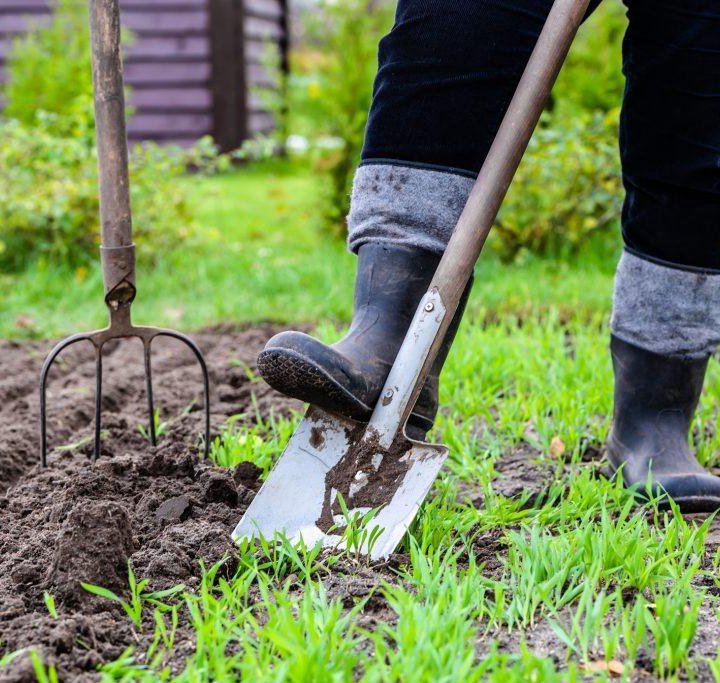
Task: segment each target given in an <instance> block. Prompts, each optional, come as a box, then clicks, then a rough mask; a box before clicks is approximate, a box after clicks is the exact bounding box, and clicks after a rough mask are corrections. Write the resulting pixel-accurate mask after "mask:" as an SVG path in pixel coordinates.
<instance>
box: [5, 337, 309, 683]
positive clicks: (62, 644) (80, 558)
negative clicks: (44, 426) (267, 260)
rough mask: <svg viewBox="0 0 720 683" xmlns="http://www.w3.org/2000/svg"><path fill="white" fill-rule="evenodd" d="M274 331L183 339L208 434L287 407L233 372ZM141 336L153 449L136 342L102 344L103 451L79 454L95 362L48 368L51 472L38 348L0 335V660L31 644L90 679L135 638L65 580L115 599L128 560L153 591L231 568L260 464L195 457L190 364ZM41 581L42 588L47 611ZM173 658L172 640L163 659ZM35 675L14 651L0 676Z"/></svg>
mask: <svg viewBox="0 0 720 683" xmlns="http://www.w3.org/2000/svg"><path fill="white" fill-rule="evenodd" d="M276 331H277V330H275V329H273V328H272V327H270V326H264V327H258V328H253V329H247V330H231V329H214V330H209V331H206V332H202V333H199V334H197V335H195V339H196V341H197V342H198V344H199V345H200V347H201V349H202V350H203V352H204V353H205V357H206V360H207V364H208V369H209V372H210V377H211V383H212V395H211V407H212V426H213V432H214V433H215V432H217V430H218V429H219V428H220V427H221V426H222V425H223V423H224V422H225V421H226V420H227V418H228V417H229V416H231V415H238V414H241V415H243V416H244V417H242V418H241V420H244V421H247V422H252V421H253V420H255V419H256V415H257V414H260V415H262V416H263V417H268V416H269V415H270V414H271V413H273V412H275V413H276V414H285V413H288V412H289V411H290V409H293V408H294V409H300V408H301V406H300V404H298V403H297V402H294V401H291V400H289V399H285V398H283V397H281V396H279V395H278V394H276V393H274V392H272V391H271V390H270V389H269V388H268V387H267V386H266V385H265V384H263V383H262V382H259V381H257V380H256V379H255V378H254V376H253V374H252V373H251V372H248V368H252V366H253V363H254V359H255V355H256V353H257V351H258V350H259V349H260V348H261V347H262V345H263V344H264V343H265V341H266V340H267V339H268V338H269V337H270V336H272V335H273V334H274V333H275V332H276ZM156 344H157V346H155V345H154V346H153V383H154V387H155V395H156V403H157V406H158V407H159V408H160V409H161V414H162V418H161V419H162V420H163V421H165V422H167V426H166V430H167V431H166V433H165V434H164V435H163V436H162V437H161V439H160V442H159V444H158V446H157V447H156V448H152V447H151V446H150V445H149V443H148V441H147V439H146V438H145V437H144V436H143V435H142V434H141V432H140V430H139V429H138V426H139V425H141V424H144V423H145V420H146V419H147V416H146V414H145V403H144V401H145V394H144V374H143V372H144V371H143V365H142V355H141V349H140V346H139V344H135V343H133V342H132V341H126V342H123V343H120V344H115V345H114V346H112V347H111V348H108V349H107V351H106V355H105V359H104V395H103V415H102V420H103V421H102V425H103V441H102V457H101V458H100V459H99V460H98V462H97V463H96V464H95V465H93V464H92V461H91V454H92V442H91V435H92V415H93V400H94V384H93V382H94V373H95V370H94V360H93V355H92V352H91V349H90V348H82V347H80V348H77V347H75V348H72V349H71V350H69V351H68V352H67V353H65V354H64V355H63V357H62V360H61V362H60V363H59V364H58V365H57V367H56V368H54V369H53V371H52V374H51V377H50V382H49V416H48V425H49V439H50V466H49V467H48V468H47V469H43V468H42V467H41V466H40V465H39V437H38V431H39V430H38V388H37V383H38V376H39V372H40V365H41V363H42V361H43V358H44V355H45V354H46V353H47V352H48V351H49V349H50V348H51V344H50V343H49V342H29V343H28V342H25V343H22V344H20V343H15V342H7V341H0V357H2V367H3V374H2V376H0V658H1V657H2V656H3V654H5V653H8V652H13V651H15V650H17V649H20V648H35V649H37V650H38V652H39V653H40V654H41V656H42V657H43V659H44V660H45V661H46V662H49V663H53V664H55V665H56V666H57V667H58V670H59V673H60V675H61V678H62V679H63V680H73V681H83V680H97V678H98V675H97V674H96V673H95V669H96V667H97V665H98V664H99V663H102V662H107V661H112V660H113V659H115V658H117V657H118V656H119V655H120V654H122V652H123V650H124V649H125V648H126V647H127V646H128V644H130V643H135V642H136V636H135V634H134V633H133V631H132V628H131V624H130V621H129V619H128V618H127V617H126V616H125V614H124V613H123V612H122V611H121V610H120V609H118V608H117V607H116V606H114V605H113V604H112V603H110V602H108V601H106V600H103V599H100V598H97V597H95V596H92V595H91V594H89V593H88V592H87V591H85V590H84V589H83V588H82V587H81V585H80V582H85V583H91V584H95V585H99V586H103V587H105V588H109V589H111V590H114V591H116V592H118V593H119V594H121V595H126V594H127V582H128V575H127V574H128V561H130V562H131V564H132V566H133V568H134V572H135V575H136V576H137V578H138V579H141V578H147V579H149V580H150V588H151V589H154V590H160V589H163V588H169V587H172V586H175V585H177V584H180V583H183V584H185V585H186V586H188V587H190V588H192V587H193V586H194V585H196V584H197V582H198V579H199V576H200V571H199V562H200V560H201V559H202V560H203V561H204V562H205V564H206V565H211V564H214V563H215V562H218V561H220V560H221V559H223V558H224V557H226V556H227V557H229V558H230V559H229V560H228V561H227V562H226V565H225V567H224V571H226V572H231V571H232V570H233V565H232V557H231V550H232V548H231V542H230V532H231V531H232V529H233V528H234V526H235V524H237V522H238V520H239V519H240V517H241V515H242V513H243V511H244V510H245V508H246V507H247V505H248V503H249V501H250V500H251V499H252V497H253V496H254V495H255V492H256V490H257V489H258V487H259V485H260V481H259V474H260V472H259V470H258V469H257V468H256V467H255V466H254V465H252V464H251V463H242V464H241V465H240V466H238V467H237V468H235V469H234V470H232V471H231V470H227V469H222V468H219V467H215V466H213V465H212V464H211V463H208V462H203V461H202V459H201V458H200V457H199V448H198V436H199V434H200V433H201V431H202V410H201V408H202V405H201V404H200V400H201V395H202V392H201V389H202V386H201V383H200V372H199V368H198V367H197V365H196V361H195V360H194V358H193V356H192V355H191V354H190V352H186V351H185V349H184V348H183V347H182V346H181V345H179V344H176V343H174V342H173V341H172V340H162V339H161V340H158V341H157V342H156ZM253 396H254V397H255V402H253V398H252V397H253ZM58 447H60V448H58ZM44 591H47V592H48V593H51V594H52V595H53V596H54V598H55V601H56V603H57V609H58V613H59V617H58V618H57V619H53V618H52V617H51V616H50V615H49V614H48V610H47V607H46V606H45V601H44V598H43V593H44ZM181 628H182V627H181ZM179 635H180V637H179V638H178V642H180V643H182V642H188V643H192V639H191V637H190V636H191V634H190V633H189V632H188V633H187V634H186V636H187V637H183V634H182V633H181V634H179ZM138 645H139V646H140V647H142V642H140V643H139V644H138ZM188 647H189V646H188ZM187 654H188V652H186V651H184V649H183V648H182V647H180V648H178V651H177V653H176V657H177V661H176V662H175V666H176V667H179V666H181V664H182V660H183V658H184V657H185V656H186V655H187ZM34 680H35V676H34V674H33V672H32V667H31V664H30V661H29V659H28V658H27V657H20V658H18V659H15V660H14V661H13V662H12V663H11V664H10V665H9V666H8V667H6V668H4V669H3V670H2V671H0V681H34Z"/></svg>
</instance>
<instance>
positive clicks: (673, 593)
mask: <svg viewBox="0 0 720 683" xmlns="http://www.w3.org/2000/svg"><path fill="white" fill-rule="evenodd" d="M702 600H703V596H702V594H701V593H698V592H697V590H696V589H695V588H693V586H692V585H690V583H689V582H688V581H679V582H677V583H676V584H675V585H673V586H671V587H668V588H661V589H660V590H658V591H657V592H656V593H655V594H654V596H653V602H654V607H651V606H648V610H647V612H646V624H647V627H648V629H649V631H650V632H651V633H652V636H653V640H654V641H655V656H654V665H655V673H656V674H657V675H658V676H660V677H661V678H667V677H669V676H675V675H676V674H677V673H678V672H679V671H680V670H681V669H682V667H683V666H684V665H685V663H686V662H687V657H688V653H689V652H690V648H691V647H692V644H693V640H694V639H695V633H696V631H697V621H698V612H699V611H700V605H701V604H702Z"/></svg>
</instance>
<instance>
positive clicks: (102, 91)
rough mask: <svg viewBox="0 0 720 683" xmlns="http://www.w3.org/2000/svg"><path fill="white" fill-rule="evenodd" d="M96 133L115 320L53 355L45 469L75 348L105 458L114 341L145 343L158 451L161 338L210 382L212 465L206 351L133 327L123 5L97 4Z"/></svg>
mask: <svg viewBox="0 0 720 683" xmlns="http://www.w3.org/2000/svg"><path fill="white" fill-rule="evenodd" d="M90 33H91V37H92V62H93V85H94V94H95V129H96V139H97V148H98V170H99V184H100V222H101V224H102V245H101V247H100V254H101V259H102V271H103V283H104V287H105V304H106V306H107V307H108V311H109V312H110V324H109V325H108V327H106V328H105V329H102V330H97V331H95V332H83V333H80V334H74V335H72V336H71V337H68V338H67V339H64V340H63V341H61V342H60V343H59V344H57V346H55V348H54V349H53V350H52V351H51V352H50V355H49V356H48V357H47V359H46V360H45V363H44V364H43V368H42V372H41V374H40V432H41V441H42V465H43V467H46V466H47V413H46V411H47V396H46V394H47V392H46V386H47V377H48V371H49V370H50V367H51V365H52V364H53V362H54V361H55V359H56V358H57V356H58V354H59V353H60V352H61V351H63V350H64V349H66V348H67V347H68V346H70V345H72V344H75V343H76V342H80V341H89V342H90V343H91V344H92V345H93V347H94V350H95V366H96V377H95V383H96V388H95V447H94V451H93V462H94V461H95V460H97V458H98V456H99V455H100V426H101V415H100V414H101V410H102V352H103V347H104V346H105V344H106V343H107V342H108V341H110V340H111V339H124V338H129V337H137V338H138V339H140V341H141V342H142V344H143V352H144V361H145V380H146V387H147V403H148V413H149V426H150V430H149V433H150V442H151V443H152V445H153V446H155V445H157V434H156V433H155V419H154V418H155V408H154V404H153V387H152V369H151V361H150V347H151V344H152V342H153V340H154V339H155V338H156V337H172V338H174V339H178V340H179V341H181V342H183V343H184V344H186V345H187V346H188V347H190V349H191V350H192V352H193V353H194V354H195V357H196V358H197V360H198V362H199V363H200V368H201V369H202V376H203V390H204V410H205V443H204V447H205V457H207V455H208V449H209V446H210V393H209V380H208V371H207V366H206V364H205V360H204V358H203V356H202V353H201V352H200V349H199V348H198V347H197V345H196V344H195V343H194V342H193V341H192V339H190V338H189V337H187V336H185V335H184V334H181V333H180V332H176V331H175V330H168V329H162V328H157V327H136V326H135V325H133V324H132V322H131V320H130V306H131V304H132V302H133V300H134V299H135V294H136V292H137V290H136V288H135V245H134V244H133V242H132V217H131V212H130V185H129V173H128V149H127V134H126V129H125V97H124V90H123V74H122V61H121V58H120V10H119V7H118V1H117V0H90Z"/></svg>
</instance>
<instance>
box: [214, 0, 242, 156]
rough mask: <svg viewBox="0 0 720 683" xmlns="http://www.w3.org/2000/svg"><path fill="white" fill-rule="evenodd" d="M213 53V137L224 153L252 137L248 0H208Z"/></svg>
mask: <svg viewBox="0 0 720 683" xmlns="http://www.w3.org/2000/svg"><path fill="white" fill-rule="evenodd" d="M208 3H209V5H208V11H209V17H210V47H211V53H212V84H211V89H212V102H213V136H214V138H215V142H216V143H217V145H218V146H219V147H220V149H221V151H223V152H227V151H230V150H233V149H237V148H238V147H239V146H240V145H241V144H242V143H243V141H244V140H245V139H246V138H247V137H248V102H247V78H246V71H245V30H244V15H245V6H244V0H208Z"/></svg>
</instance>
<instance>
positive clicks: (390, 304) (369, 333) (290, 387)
mask: <svg viewBox="0 0 720 683" xmlns="http://www.w3.org/2000/svg"><path fill="white" fill-rule="evenodd" d="M439 262H440V257H439V256H437V255H435V254H432V253H430V252H427V251H424V250H421V249H413V248H409V247H394V246H385V245H378V244H366V245H363V246H362V247H360V249H359V251H358V269H357V276H356V281H355V311H354V314H353V319H352V324H351V325H350V330H349V331H348V333H347V334H346V335H345V337H343V338H342V339H341V340H340V341H339V342H337V343H335V344H333V345H332V346H327V345H326V344H323V343H321V342H319V341H318V340H317V339H314V338H313V337H310V336H309V335H307V334H303V333H302V332H294V331H290V332H282V333H280V334H277V335H275V336H274V337H273V338H272V339H270V341H268V343H267V344H266V345H265V348H264V349H263V351H261V352H260V355H259V356H258V370H259V372H260V375H261V376H262V377H263V379H264V380H265V381H266V382H267V383H268V384H269V385H270V386H271V387H273V388H274V389H277V390H278V391H280V392H281V393H283V394H286V395H287V396H292V397H293V398H297V399H300V400H301V401H305V402H307V403H312V404H314V405H316V406H319V407H321V408H324V409H325V410H328V411H331V412H335V413H339V414H340V415H344V416H346V417H350V418H353V419H356V420H361V421H366V420H369V419H370V415H371V414H372V410H373V408H374V407H375V404H376V403H377V400H378V398H379V396H380V391H381V390H382V388H383V385H384V383H385V379H386V378H387V376H388V373H389V372H390V368H391V367H392V364H393V361H394V360H395V357H396V356H397V352H398V350H399V349H400V345H401V344H402V341H403V339H404V338H405V333H406V332H407V330H408V327H409V326H410V322H411V320H412V318H413V316H414V315H415V310H416V309H417V306H418V304H419V302H420V299H422V297H423V296H424V295H425V293H426V292H427V289H428V287H429V285H430V282H431V280H432V277H433V275H434V273H435V269H436V268H437V265H438V263H439ZM469 290H470V285H468V288H467V290H466V291H465V294H464V295H463V299H462V301H461V303H460V307H459V308H458V312H457V313H456V315H455V318H454V319H453V321H452V325H451V327H450V330H449V331H448V333H447V335H446V337H445V340H444V343H443V346H442V349H441V351H440V353H439V354H438V357H437V359H436V360H435V363H434V365H433V368H432V370H431V373H430V375H429V376H428V379H427V381H426V383H425V386H424V387H423V389H422V391H421V393H420V395H419V397H418V400H417V403H416V404H415V408H414V410H413V412H412V414H411V416H410V418H409V419H408V434H409V435H410V436H412V437H413V438H422V437H424V435H425V433H426V432H427V431H428V430H429V429H430V428H431V427H432V424H433V421H434V419H435V415H436V413H437V402H438V377H439V375H440V371H441V370H442V366H443V364H444V362H445V358H446V357H447V354H448V351H449V350H450V346H451V345H452V342H453V339H454V338H455V333H456V331H457V328H458V325H459V323H460V319H461V317H462V313H463V309H464V307H465V302H466V300H467V295H468V292H469Z"/></svg>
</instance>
